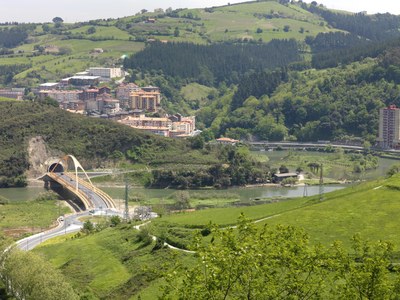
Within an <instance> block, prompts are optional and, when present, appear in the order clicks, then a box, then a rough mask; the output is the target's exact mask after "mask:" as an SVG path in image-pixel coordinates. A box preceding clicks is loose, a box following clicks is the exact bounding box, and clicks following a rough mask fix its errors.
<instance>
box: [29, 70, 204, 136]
mask: <svg viewBox="0 0 400 300" xmlns="http://www.w3.org/2000/svg"><path fill="white" fill-rule="evenodd" d="M124 76H125V73H124V71H122V70H121V68H89V69H88V70H86V71H85V72H80V73H77V74H76V75H75V76H72V77H68V78H64V79H62V80H61V81H60V82H49V83H44V84H41V85H40V86H39V89H38V90H37V91H36V94H37V95H38V97H39V99H42V100H44V99H46V98H51V99H54V100H56V101H57V102H58V103H59V105H60V108H62V109H65V110H68V111H70V112H74V113H79V114H84V115H88V116H91V117H99V118H109V119H114V120H116V121H117V122H119V123H121V124H125V125H127V126H131V127H133V128H137V129H140V130H143V131H146V132H151V133H154V134H158V135H162V136H166V137H188V136H194V135H196V134H198V131H196V130H195V125H196V123H195V117H194V116H190V117H183V116H181V115H180V114H176V115H165V116H163V117H149V116H146V114H149V113H156V112H159V111H160V109H161V93H160V89H159V88H158V87H156V86H144V87H139V86H138V85H136V84H135V83H122V82H121V83H120V84H119V85H118V86H117V87H116V88H115V89H114V91H111V89H110V88H109V87H107V86H102V87H98V85H99V83H100V82H110V81H111V80H113V79H115V78H122V77H124Z"/></svg>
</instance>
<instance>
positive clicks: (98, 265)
mask: <svg viewBox="0 0 400 300" xmlns="http://www.w3.org/2000/svg"><path fill="white" fill-rule="evenodd" d="M153 247H154V242H153V243H151V244H148V245H146V244H145V243H143V242H141V241H139V239H138V231H137V230H134V229H133V228H132V226H131V225H122V226H120V227H118V228H116V229H115V228H109V229H106V230H103V231H101V232H100V233H97V234H94V235H89V236H86V237H82V238H69V239H67V240H65V239H61V238H58V239H57V240H55V241H51V242H48V243H46V244H44V245H42V246H40V247H38V248H36V249H35V250H34V251H35V252H37V253H40V254H42V255H44V256H45V257H46V258H47V259H49V260H50V262H52V263H53V264H54V265H55V266H56V267H57V268H59V269H60V270H61V271H62V272H63V274H64V275H65V276H66V277H68V279H69V280H70V281H71V282H72V284H73V286H74V288H75V289H77V290H79V291H82V292H83V291H84V292H87V293H89V294H91V295H95V296H96V297H98V298H100V299H137V297H138V296H139V295H140V297H141V299H156V298H157V295H158V294H159V290H158V286H159V285H160V283H161V282H162V281H161V280H160V276H161V275H162V274H163V272H164V271H165V270H167V269H169V268H170V267H171V266H170V265H169V263H168V261H170V262H173V261H174V260H175V259H178V260H180V261H181V262H183V263H184V264H189V263H190V261H191V260H192V257H191V255H185V254H182V253H177V252H174V251H171V250H166V249H161V250H157V251H156V252H153V251H152V249H153ZM153 284H154V285H153ZM150 285H151V288H150V287H149V286H150ZM147 287H149V288H148V289H146V288H147ZM142 290H143V293H142Z"/></svg>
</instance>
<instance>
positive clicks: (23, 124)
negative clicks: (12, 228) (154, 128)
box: [0, 101, 218, 186]
mask: <svg viewBox="0 0 400 300" xmlns="http://www.w3.org/2000/svg"><path fill="white" fill-rule="evenodd" d="M0 118H1V119H2V122H1V124H0V132H1V133H2V135H1V137H0V186H10V185H11V186H12V185H23V184H24V174H25V171H26V170H27V169H28V168H29V157H28V143H29V140H30V139H31V138H34V137H38V136H40V137H42V138H43V140H44V142H45V143H46V146H47V147H48V148H49V149H51V150H53V152H54V151H55V153H66V154H72V155H75V156H76V157H78V159H79V160H81V162H82V163H84V165H85V166H86V167H88V168H91V167H100V166H104V165H106V164H107V163H108V164H109V165H113V164H114V165H117V164H118V162H121V163H122V162H126V165H127V166H130V163H135V164H136V165H137V168H138V166H139V165H140V166H141V167H142V168H143V169H144V171H143V172H144V173H145V174H148V175H149V171H148V167H146V165H147V166H149V165H153V166H158V167H160V166H162V165H164V164H165V165H167V166H169V165H170V164H171V163H173V167H174V168H179V166H181V165H185V166H190V165H191V166H193V167H192V168H191V169H192V170H193V168H194V169H196V166H199V165H200V166H201V165H205V166H207V165H209V164H214V163H216V162H218V158H216V156H215V153H213V154H209V155H202V154H201V153H200V152H199V150H192V149H191V147H190V143H189V142H187V141H183V140H174V139H167V138H162V137H159V136H155V135H148V134H143V133H142V132H140V131H137V130H135V129H132V128H130V127H128V126H125V125H120V124H118V123H116V122H112V121H110V120H100V119H93V118H87V117H84V116H79V115H76V114H71V113H68V112H66V111H63V110H60V109H59V108H56V107H53V106H49V105H42V104H40V103H32V102H28V101H21V102H17V101H11V102H10V101H0Z"/></svg>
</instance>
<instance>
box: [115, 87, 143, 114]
mask: <svg viewBox="0 0 400 300" xmlns="http://www.w3.org/2000/svg"><path fill="white" fill-rule="evenodd" d="M138 91H140V87H139V86H138V85H136V84H134V83H133V82H131V83H123V84H121V85H119V86H118V87H117V88H116V89H115V98H117V99H118V100H119V101H120V102H121V107H122V108H129V99H130V95H131V93H132V92H138Z"/></svg>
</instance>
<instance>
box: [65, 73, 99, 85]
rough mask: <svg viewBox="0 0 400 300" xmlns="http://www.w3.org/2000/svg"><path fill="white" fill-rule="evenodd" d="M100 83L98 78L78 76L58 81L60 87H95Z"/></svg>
mask: <svg viewBox="0 0 400 300" xmlns="http://www.w3.org/2000/svg"><path fill="white" fill-rule="evenodd" d="M99 83H100V76H88V75H79V76H72V77H68V78H64V79H62V80H61V81H60V86H63V87H66V86H69V85H74V86H96V85H98V84H99Z"/></svg>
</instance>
